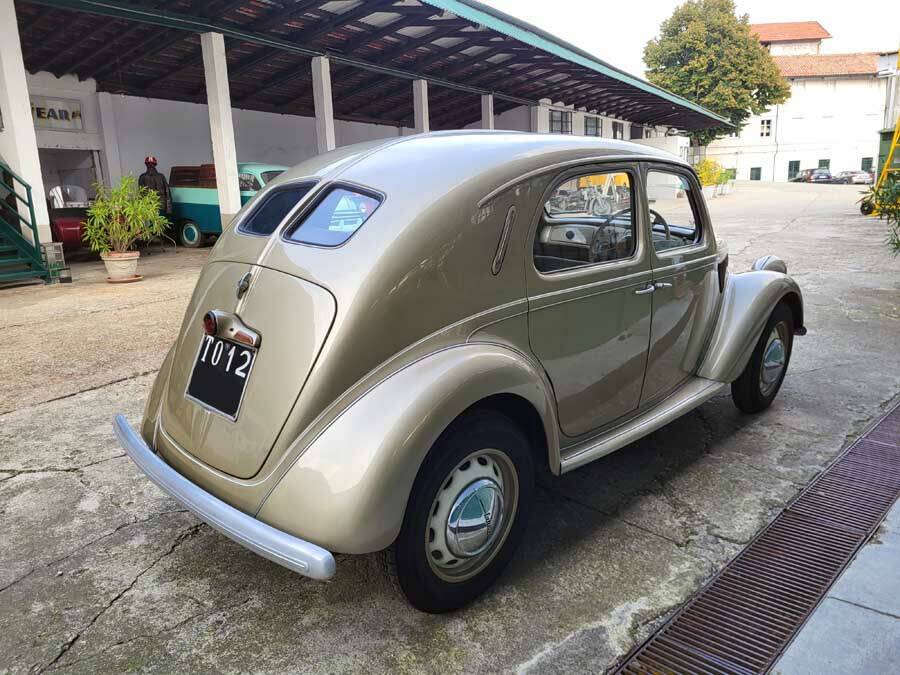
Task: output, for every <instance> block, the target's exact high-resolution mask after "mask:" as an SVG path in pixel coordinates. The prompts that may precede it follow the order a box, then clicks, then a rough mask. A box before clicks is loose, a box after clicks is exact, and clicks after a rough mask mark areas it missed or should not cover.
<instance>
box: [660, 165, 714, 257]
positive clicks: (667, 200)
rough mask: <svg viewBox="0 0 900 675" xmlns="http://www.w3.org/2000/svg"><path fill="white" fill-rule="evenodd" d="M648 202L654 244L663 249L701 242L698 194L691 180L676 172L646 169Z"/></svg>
mask: <svg viewBox="0 0 900 675" xmlns="http://www.w3.org/2000/svg"><path fill="white" fill-rule="evenodd" d="M647 202H648V205H649V207H650V234H651V239H652V241H653V248H654V249H655V250H656V252H657V253H664V252H665V251H669V250H671V249H674V248H681V247H684V246H693V245H694V244H697V243H699V242H700V238H701V234H702V233H701V232H700V225H699V223H700V217H699V214H698V211H697V195H695V194H692V188H691V183H690V182H689V181H688V179H687V178H686V177H685V176H683V175H681V174H678V173H673V172H670V171H663V170H661V169H650V170H649V171H648V172H647Z"/></svg>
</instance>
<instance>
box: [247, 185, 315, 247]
mask: <svg viewBox="0 0 900 675" xmlns="http://www.w3.org/2000/svg"><path fill="white" fill-rule="evenodd" d="M312 186H313V184H312V183H307V184H304V185H292V186H290V187H284V188H281V189H279V190H275V191H274V192H270V193H269V194H268V195H266V196H265V197H263V202H262V203H261V204H260V205H259V206H257V207H256V208H255V209H253V212H252V213H251V214H250V216H249V217H248V218H246V219H245V220H244V222H242V223H241V225H240V227H239V228H238V230H240V231H241V232H247V233H249V234H263V235H269V234H272V233H273V232H274V231H275V228H277V227H278V225H280V224H281V221H282V220H284V218H285V216H287V214H288V213H290V212H291V210H292V209H293V208H294V207H295V206H296V205H297V204H298V203H299V202H300V200H301V199H303V197H305V196H306V193H307V192H309V191H310V189H312Z"/></svg>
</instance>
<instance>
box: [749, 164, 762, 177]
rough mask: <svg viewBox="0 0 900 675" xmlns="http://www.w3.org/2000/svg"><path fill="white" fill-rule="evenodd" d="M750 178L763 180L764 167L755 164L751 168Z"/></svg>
mask: <svg viewBox="0 0 900 675" xmlns="http://www.w3.org/2000/svg"><path fill="white" fill-rule="evenodd" d="M750 180H762V167H761V166H754V167H753V168H752V169H750Z"/></svg>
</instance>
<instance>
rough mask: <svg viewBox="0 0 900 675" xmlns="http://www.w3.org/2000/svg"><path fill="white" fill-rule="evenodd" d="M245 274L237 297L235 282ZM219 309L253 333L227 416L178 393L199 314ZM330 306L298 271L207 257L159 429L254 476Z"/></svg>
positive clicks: (198, 335) (194, 351)
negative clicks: (237, 398)
mask: <svg viewBox="0 0 900 675" xmlns="http://www.w3.org/2000/svg"><path fill="white" fill-rule="evenodd" d="M248 272H249V273H250V275H251V276H250V286H249V288H248V290H247V291H246V292H245V293H244V295H243V297H242V298H240V299H239V298H238V293H237V288H238V284H239V282H240V281H241V279H242V278H243V277H244V275H246V274H247V273H248ZM211 310H220V311H222V312H226V313H230V314H233V315H235V316H237V317H238V318H240V319H241V320H242V321H243V323H244V324H246V326H247V327H249V328H251V329H253V330H255V331H256V332H257V333H259V335H260V338H261V339H260V344H259V348H258V350H257V352H256V356H255V359H254V363H253V366H252V370H251V371H250V375H249V377H248V378H247V380H246V382H245V384H244V394H243V399H242V402H241V406H240V410H239V412H238V415H237V418H236V419H235V420H234V421H231V420H229V419H226V418H225V417H223V416H221V415H218V414H216V413H214V412H210V411H209V410H207V409H205V408H204V407H202V406H201V405H199V404H198V403H196V402H194V401H192V400H190V399H188V398H186V396H185V394H186V391H187V388H188V383H189V381H190V378H191V374H192V371H193V367H194V361H195V359H196V357H197V355H198V352H199V350H200V345H201V342H202V340H203V339H204V332H203V316H204V314H206V312H208V311H211ZM335 311H336V304H335V300H334V297H333V296H332V295H331V293H330V292H328V291H327V290H326V289H324V288H322V287H321V286H318V285H316V284H313V283H311V282H309V281H305V280H303V279H300V278H298V277H295V276H292V275H289V274H285V273H283V272H277V271H275V270H272V269H268V268H265V267H260V266H258V265H252V264H248V263H241V262H228V261H222V262H210V263H208V264H207V265H206V266H205V267H204V269H203V273H202V274H201V276H200V279H199V280H198V282H197V287H196V290H195V291H194V296H193V298H191V302H190V305H189V306H188V310H187V312H186V313H185V318H184V323H183V325H182V327H181V333H180V335H179V337H178V341H177V343H176V345H175V350H176V351H175V357H174V362H173V365H172V371H171V376H170V378H169V382H168V385H167V389H166V393H165V400H164V402H163V407H162V419H161V423H162V428H163V430H164V432H165V434H166V435H167V436H168V437H169V438H170V439H171V440H172V441H174V442H175V443H176V444H177V445H178V446H180V447H181V448H182V449H183V450H185V451H186V452H188V453H190V454H191V455H193V456H194V457H196V458H197V459H198V460H200V461H201V462H203V463H205V464H208V465H209V466H212V467H214V468H216V469H218V470H219V471H222V472H224V473H227V474H229V475H232V476H235V477H238V478H251V477H253V476H254V475H256V474H257V473H258V472H259V470H260V468H261V467H262V466H263V464H264V463H265V461H266V458H267V457H268V455H269V452H270V451H271V449H272V446H273V445H274V443H275V440H276V438H277V437H278V434H279V432H280V431H281V428H282V426H283V425H284V422H285V420H286V419H287V416H288V414H289V413H290V411H291V409H292V408H293V406H294V403H295V402H296V400H297V397H298V396H299V394H300V391H301V389H302V388H303V385H304V383H305V382H306V379H307V377H308V375H309V372H310V370H311V369H312V367H313V364H314V363H315V360H316V358H317V356H318V354H319V351H320V350H321V348H322V345H323V344H324V342H325V340H326V338H327V337H328V332H329V330H330V329H331V324H332V321H333V320H334V315H335Z"/></svg>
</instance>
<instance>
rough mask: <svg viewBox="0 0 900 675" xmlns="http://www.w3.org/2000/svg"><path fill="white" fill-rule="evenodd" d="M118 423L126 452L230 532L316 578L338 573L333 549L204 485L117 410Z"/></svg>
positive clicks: (194, 509) (160, 482)
mask: <svg viewBox="0 0 900 675" xmlns="http://www.w3.org/2000/svg"><path fill="white" fill-rule="evenodd" d="M113 428H114V429H115V432H116V436H117V437H118V438H119V442H120V443H121V444H122V447H123V448H125V452H127V453H128V456H129V457H131V459H132V460H134V463H135V464H137V465H138V467H139V468H140V469H141V471H143V472H144V473H145V474H147V477H148V478H149V479H150V480H152V481H153V482H154V483H156V484H157V485H158V486H159V487H161V488H162V489H163V490H164V491H165V492H168V493H169V494H170V495H172V497H174V498H175V499H176V500H178V501H179V502H180V503H181V504H183V505H184V506H185V507H186V508H187V509H189V510H190V511H192V512H193V513H194V514H196V515H197V516H198V517H199V518H200V519H201V520H203V521H204V522H206V523H208V524H209V525H211V526H212V527H214V528H215V529H217V530H218V531H219V532H221V533H222V534H224V535H225V536H226V537H228V538H229V539H233V540H234V541H236V542H237V543H239V544H240V545H241V546H244V547H245V548H248V549H250V550H251V551H253V552H254V553H257V554H259V555H261V556H262V557H264V558H268V559H269V560H271V561H272V562H275V563H278V564H279V565H283V566H284V567H287V568H288V569H290V570H293V571H295V572H298V573H300V574H302V575H304V576H307V577H311V578H312V579H320V580H325V579H330V578H331V577H333V576H334V572H335V564H334V556H333V555H331V553H330V552H329V551H326V550H325V549H324V548H321V547H319V546H316V545H315V544H311V543H309V542H308V541H303V540H302V539H298V538H297V537H294V536H291V535H289V534H287V533H286V532H282V531H281V530H277V529H275V528H274V527H271V526H269V525H266V524H265V523H264V522H262V521H260V520H257V519H256V518H253V517H252V516H248V515H247V514H246V513H243V512H242V511H238V510H237V509H236V508H234V507H233V506H229V505H228V504H226V503H225V502H223V501H222V500H221V499H218V498H216V497H214V496H213V495H211V494H210V493H208V492H206V491H205V490H203V489H201V488H200V487H198V486H197V485H195V484H194V483H192V482H191V481H189V480H188V479H187V478H185V477H184V476H182V475H181V474H180V473H178V472H177V471H175V469H173V468H172V467H171V466H169V465H168V464H166V463H165V462H164V461H163V460H162V458H160V457H159V455H157V454H156V453H155V452H153V450H152V449H151V448H150V447H149V446H148V445H147V444H146V443H145V442H144V439H142V438H141V437H140V436H139V435H138V434H137V433H135V431H134V430H133V429H132V428H131V426H130V425H129V424H128V422H127V420H126V419H125V417H123V416H122V415H116V417H115V420H114V421H113Z"/></svg>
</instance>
